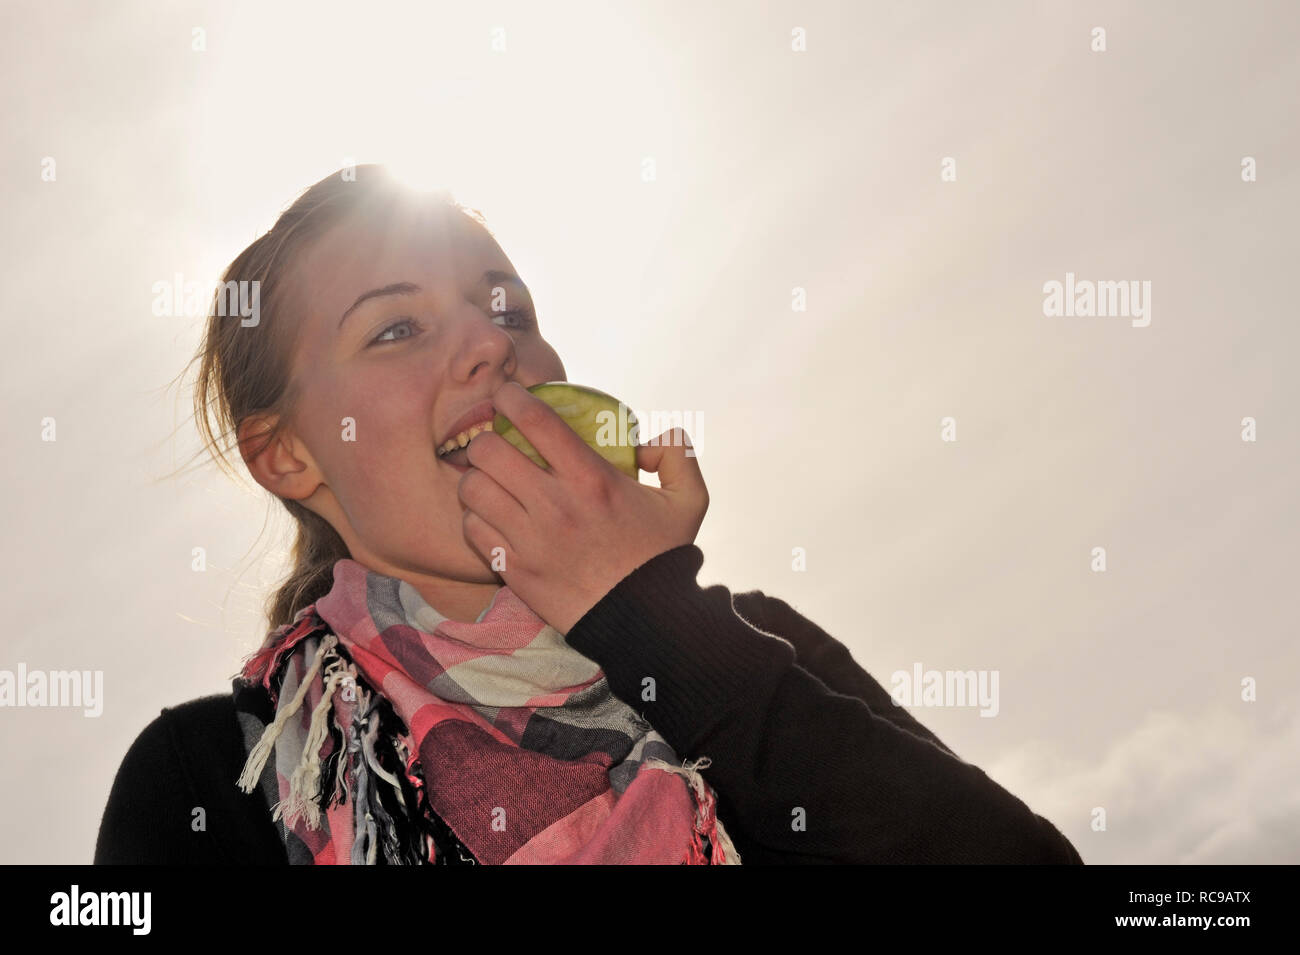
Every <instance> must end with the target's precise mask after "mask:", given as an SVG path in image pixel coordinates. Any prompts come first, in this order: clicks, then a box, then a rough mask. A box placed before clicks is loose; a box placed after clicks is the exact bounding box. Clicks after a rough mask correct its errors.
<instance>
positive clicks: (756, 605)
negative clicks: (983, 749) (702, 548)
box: [731, 590, 957, 756]
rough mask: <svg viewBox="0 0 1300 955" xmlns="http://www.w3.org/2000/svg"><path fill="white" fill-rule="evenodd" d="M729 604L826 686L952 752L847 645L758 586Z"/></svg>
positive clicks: (734, 598) (915, 734) (796, 663)
mask: <svg viewBox="0 0 1300 955" xmlns="http://www.w3.org/2000/svg"><path fill="white" fill-rule="evenodd" d="M731 603H732V606H733V607H734V608H735V610H736V612H737V613H738V614H739V615H740V616H741V617H743V618H744V619H745V620H746V621H748V622H749V623H750V624H751V625H753V627H754V628H755V629H757V630H761V631H763V632H764V633H766V634H771V635H772V636H777V637H781V638H782V639H784V640H786V641H787V642H788V643H790V645H791V646H793V647H794V651H795V665H796V666H799V667H801V668H802V669H804V670H807V671H808V672H809V673H811V674H812V675H813V676H815V677H817V679H819V680H821V682H822V683H824V684H825V685H826V687H827V689H830V690H834V691H835V692H836V693H843V694H844V695H845V696H852V697H855V698H856V699H859V700H861V701H862V702H863V703H865V704H867V706H868V707H869V708H870V709H871V711H872V712H873V713H875V714H876V715H877V716H880V717H883V718H884V719H887V720H889V721H891V722H892V723H894V725H896V726H898V727H899V728H900V729H904V730H907V732H909V733H911V734H912V735H914V736H919V737H921V738H922V739H926V740H929V741H930V742H932V743H934V744H935V745H936V746H938V747H939V748H940V749H943V750H945V751H947V752H949V753H952V750H951V749H949V748H948V747H947V746H945V745H944V744H943V742H942V741H940V739H939V737H937V736H935V735H934V733H932V732H930V730H928V729H927V728H926V727H924V726H922V725H921V723H920V722H919V721H918V720H917V719H916V717H914V716H913V715H912V714H911V713H909V712H908V711H907V709H905V708H904V707H901V706H897V705H895V703H894V701H893V698H892V697H891V696H890V695H889V692H888V691H887V690H886V689H885V688H884V687H883V686H881V685H880V684H879V683H877V682H876V680H875V678H874V677H872V676H871V674H870V673H868V672H867V671H866V670H864V669H862V667H860V666H858V663H857V661H856V660H854V659H853V655H852V654H851V653H850V652H849V648H848V647H846V646H845V645H844V644H842V643H840V642H839V641H838V640H836V639H835V638H834V637H832V636H831V635H830V634H829V633H827V632H826V631H825V630H823V629H822V628H821V627H819V626H817V624H815V623H813V622H812V621H811V620H808V619H807V618H805V617H803V616H801V615H800V614H799V613H798V612H797V611H796V610H795V609H794V608H793V607H791V606H790V605H789V604H788V603H786V602H785V601H784V600H781V599H779V598H777V597H769V596H768V595H767V594H765V593H763V592H762V591H760V590H751V591H749V592H747V593H743V594H736V595H735V596H734V597H733V598H732V601H731ZM953 755H954V756H955V755H957V754H956V753H953Z"/></svg>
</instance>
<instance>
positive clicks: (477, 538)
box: [461, 511, 515, 574]
mask: <svg viewBox="0 0 1300 955" xmlns="http://www.w3.org/2000/svg"><path fill="white" fill-rule="evenodd" d="M461 532H462V533H463V534H464V535H465V540H467V541H469V543H470V546H471V547H473V548H474V549H475V550H476V551H478V552H479V554H481V555H482V556H483V559H484V560H485V561H487V562H488V566H490V567H491V568H492V569H493V570H496V571H497V573H500V574H506V573H509V572H510V568H512V567H514V566H515V551H514V549H513V548H512V547H511V546H510V543H509V541H507V540H506V539H505V535H503V534H502V533H501V532H500V531H499V530H497V529H496V528H495V527H493V526H492V525H491V524H489V523H488V522H487V521H485V520H484V519H483V518H482V517H481V516H479V515H478V514H475V513H474V512H473V511H466V512H465V517H464V519H463V520H462V521H461ZM497 548H500V550H498V549H497ZM498 568H500V569H499V570H498Z"/></svg>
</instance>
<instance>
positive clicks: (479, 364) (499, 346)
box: [451, 306, 518, 382]
mask: <svg viewBox="0 0 1300 955" xmlns="http://www.w3.org/2000/svg"><path fill="white" fill-rule="evenodd" d="M456 335H457V336H458V337H457V346H456V348H457V350H456V353H455V358H454V359H453V360H452V368H451V372H452V376H453V377H454V378H455V379H456V380H458V381H466V382H468V381H470V380H471V379H472V378H474V377H475V376H476V375H483V374H485V373H487V374H490V373H492V372H493V371H494V370H497V371H500V373H501V375H502V377H503V378H509V377H510V376H511V375H513V374H514V373H515V368H516V367H517V365H518V356H517V355H516V354H515V340H514V338H512V337H511V335H510V333H509V332H508V331H506V330H505V329H504V328H502V327H501V326H500V325H496V324H494V323H493V322H492V319H491V318H490V317H489V316H488V315H487V314H486V313H484V312H483V311H482V310H481V309H479V308H477V307H474V306H467V307H466V308H465V311H464V318H463V319H462V321H461V322H460V323H459V324H458V327H457V330H456ZM485 368H486V371H485V370H484V369H485Z"/></svg>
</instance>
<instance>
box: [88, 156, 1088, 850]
mask: <svg viewBox="0 0 1300 955" xmlns="http://www.w3.org/2000/svg"><path fill="white" fill-rule="evenodd" d="M223 282H235V283H257V286H256V287H257V288H258V290H259V295H258V297H257V299H255V300H256V301H258V303H259V314H258V315H257V316H256V319H255V320H248V319H243V320H241V318H240V317H237V316H232V317H225V315H223V314H221V310H219V309H217V308H216V307H215V306H214V310H213V315H212V316H211V317H210V318H209V323H208V327H207V336H206V340H205V342H204V344H203V346H202V348H201V350H200V353H199V355H198V356H196V360H201V370H200V375H199V379H198V386H197V389H196V394H195V406H196V413H197V414H196V417H197V420H198V422H199V425H200V427H201V428H202V429H203V434H204V436H205V439H206V443H207V445H208V447H209V448H210V449H212V450H213V453H214V454H215V456H216V457H217V460H218V461H219V462H221V463H223V464H224V463H225V461H224V457H223V455H222V450H221V448H220V447H219V446H218V441H217V440H216V438H215V436H214V432H213V429H212V427H211V425H210V423H209V420H208V415H209V413H212V414H214V415H215V419H216V422H217V423H218V425H219V426H220V427H221V429H222V431H223V432H224V433H225V434H229V435H234V436H235V438H236V440H237V442H238V446H239V450H240V454H241V457H242V460H243V462H244V464H245V465H246V467H247V468H248V470H249V472H250V473H251V474H252V476H253V477H254V479H255V480H256V481H257V482H258V483H259V484H260V485H262V486H263V487H264V488H266V489H267V490H268V491H270V492H271V493H272V494H273V495H274V496H275V497H276V498H277V499H278V500H279V501H281V502H282V503H283V505H284V506H285V508H287V509H288V511H289V513H290V514H291V515H292V516H293V518H294V519H295V521H296V522H297V540H296V543H295V546H294V550H293V562H294V565H293V569H292V571H291V573H290V575H289V577H288V579H287V580H286V581H284V583H283V584H282V585H281V587H280V588H279V590H278V592H277V593H275V595H274V596H273V598H272V600H271V601H270V604H269V617H270V623H271V632H270V634H269V635H268V637H267V640H266V642H265V643H264V645H263V647H262V649H261V650H260V651H259V652H258V653H257V654H255V655H253V657H251V658H250V659H249V661H248V663H247V665H246V666H245V667H244V669H243V670H242V671H241V673H240V674H239V676H238V677H236V678H235V680H234V684H233V688H234V692H233V693H232V694H230V695H218V696H211V697H204V698H202V699H198V700H192V701H190V702H188V703H184V704H182V705H179V706H176V707H172V708H167V709H164V710H163V711H162V714H161V715H160V716H159V717H158V718H157V719H155V720H154V721H153V722H152V723H151V724H150V725H149V726H148V727H146V729H145V730H144V731H143V732H142V733H141V735H140V736H139V738H138V739H137V740H136V741H135V743H134V744H133V745H132V747H131V749H130V751H129V752H128V753H127V755H126V758H125V760H124V762H123V764H122V766H121V768H120V770H119V771H118V774H117V778H116V780H115V782H114V785H113V788H112V792H111V794H110V797H109V801H108V806H107V808H106V810H105V813H104V817H103V822H102V824H101V828H100V833H99V840H98V845H97V847H96V852H95V860H96V862H101V863H114V862H157V863H167V862H230V863H266V862H279V863H285V862H288V863H302V864H347V863H351V864H475V863H479V864H492V863H516V864H517V863H556V862H590V863H609V862H632V863H698V864H719V863H727V864H735V863H740V862H743V863H764V862H768V863H790V862H1019V863H1079V862H1081V860H1080V858H1079V855H1078V853H1077V852H1076V851H1075V850H1074V848H1073V847H1072V846H1071V845H1070V843H1069V842H1068V841H1067V840H1066V839H1065V838H1064V837H1063V836H1062V835H1061V833H1060V832H1059V831H1058V830H1057V829H1056V828H1055V827H1053V826H1052V824H1051V823H1049V822H1048V821H1047V820H1045V819H1043V818H1042V817H1040V816H1037V815H1035V814H1034V813H1033V812H1031V811H1030V809H1029V808H1028V807H1027V806H1026V805H1025V804H1024V803H1023V802H1021V801H1020V800H1019V799H1017V798H1015V797H1014V796H1013V795H1011V794H1010V793H1008V792H1007V791H1006V790H1004V789H1003V788H1001V787H1000V786H998V785H997V784H996V783H994V782H993V781H992V780H990V779H989V778H988V777H987V776H986V775H985V774H984V773H983V772H982V771H981V770H980V769H978V768H977V767H975V766H973V765H971V764H969V763H966V762H964V761H963V760H962V759H960V758H959V757H958V756H957V755H956V754H954V753H953V752H952V751H951V750H949V749H948V747H946V746H945V745H944V744H943V743H942V742H941V741H940V740H939V739H938V738H936V737H935V736H934V734H933V733H931V732H930V731H929V730H927V729H926V728H925V727H923V726H922V725H921V724H920V723H919V722H917V721H916V720H915V719H914V718H913V717H912V716H911V715H910V714H909V713H908V712H907V711H906V710H905V709H903V708H901V707H898V706H895V705H894V704H893V702H892V700H891V699H890V696H889V694H888V693H887V692H886V691H885V690H884V688H883V687H881V685H880V684H879V683H877V682H876V681H875V680H874V679H873V678H872V677H871V676H870V675H869V674H867V673H866V672H865V671H864V670H862V669H861V668H860V667H859V666H858V665H857V664H856V663H855V662H854V660H853V659H852V657H851V656H850V654H849V652H848V650H847V648H846V647H845V646H844V645H843V644H841V643H839V642H838V641H836V640H835V639H833V638H832V637H831V636H830V635H828V634H827V633H825V632H824V631H822V630H821V629H820V628H819V627H817V626H816V625H815V624H813V623H811V622H810V621H808V620H806V619H805V618H804V617H802V616H800V615H799V614H798V613H796V612H795V611H794V610H793V609H792V608H791V607H790V606H788V605H787V604H785V603H784V602H782V601H780V600H778V599H775V598H773V597H769V596H766V595H765V594H763V593H761V592H758V591H753V592H749V593H744V594H737V595H734V596H733V595H732V594H731V593H730V592H729V591H728V590H727V588H725V587H722V586H711V587H707V588H701V587H700V586H699V585H698V584H697V583H696V576H697V574H698V572H699V569H700V567H701V565H702V563H703V554H702V553H701V551H700V550H699V548H698V547H697V546H696V545H695V544H694V540H695V536H696V533H697V531H698V530H699V527H700V525H701V523H702V521H703V518H704V514H705V511H706V509H707V507H708V501H709V495H708V491H707V489H706V486H705V483H704V479H703V477H702V475H701V471H700V468H699V465H698V462H697V460H696V459H695V457H694V456H693V454H688V453H687V450H688V447H689V437H688V436H686V435H684V434H682V433H681V432H679V431H674V432H671V433H668V434H665V435H661V436H655V438H653V439H652V440H651V441H648V442H646V443H645V444H643V445H641V446H640V447H638V449H637V463H638V465H639V467H640V468H641V469H643V470H647V471H654V472H657V474H658V477H659V482H660V487H658V488H656V487H652V486H650V485H647V484H640V483H638V482H636V481H634V480H631V479H630V478H629V477H628V476H627V475H626V474H624V473H622V472H620V471H618V470H617V469H616V468H615V467H614V466H613V465H611V464H609V463H608V462H606V461H605V460H604V459H603V458H601V457H600V455H598V454H597V453H596V452H595V451H594V450H593V449H591V448H590V447H588V446H587V445H586V444H585V443H584V442H583V441H582V440H581V439H580V438H579V437H578V436H577V434H576V433H575V432H574V431H572V430H571V429H570V428H569V427H568V426H567V425H566V424H565V423H564V422H563V420H562V419H561V418H560V417H559V416H558V415H557V414H556V413H555V412H554V411H552V410H551V409H550V408H549V407H548V406H547V405H546V404H544V403H543V402H542V401H541V400H539V399H538V398H536V397H535V396H533V395H532V394H530V393H529V392H527V391H526V390H525V389H526V388H527V387H529V386H531V385H533V384H536V383H539V382H544V381H556V380H563V379H565V371H564V366H563V364H562V363H561V361H560V358H559V356H558V355H557V354H556V353H555V350H554V349H553V348H552V347H551V346H550V345H549V344H548V343H547V342H546V340H545V338H543V337H542V332H541V329H540V327H539V325H538V320H537V314H536V310H535V308H534V305H533V302H532V300H531V298H530V296H529V292H528V288H527V286H526V285H525V284H524V283H523V281H522V280H521V279H520V278H519V276H518V275H517V273H516V270H515V269H514V267H513V266H512V265H511V263H510V260H509V259H508V258H507V257H506V255H505V253H504V252H503V251H502V250H501V248H500V247H499V246H498V245H497V243H496V242H495V240H494V239H493V237H492V235H491V233H490V232H489V231H488V230H487V228H486V227H485V226H484V224H483V222H482V219H481V217H480V216H478V215H477V214H476V213H474V212H473V211H472V210H468V209H465V208H464V207H462V206H460V205H459V204H457V203H455V202H454V201H453V200H451V199H450V197H448V196H446V195H437V196H432V197H430V196H428V195H424V194H416V193H411V192H409V191H406V190H404V189H402V188H401V187H400V186H398V185H396V184H395V183H394V182H393V181H392V180H391V179H390V178H389V177H388V176H387V175H386V174H385V172H384V170H383V169H382V167H375V166H363V167H359V168H358V169H356V171H355V176H354V177H353V176H345V175H343V174H335V175H332V176H330V177H329V178H327V179H324V180H322V181H321V182H319V183H317V184H316V185H314V186H312V187H311V188H310V189H308V190H307V191H306V192H305V193H304V194H303V195H302V196H301V197H300V198H299V199H298V200H297V201H296V202H295V203H294V204H293V206H292V207H290V208H289V209H288V210H287V211H286V212H285V213H284V214H283V215H282V216H281V217H280V219H279V220H278V221H277V223H276V224H275V226H274V228H272V230H271V231H270V232H269V233H268V234H266V235H264V236H262V237H261V238H259V239H258V240H257V241H255V242H254V243H253V244H252V245H251V246H249V247H248V248H247V249H245V250H244V252H242V253H241V254H240V255H239V256H238V257H237V258H236V259H235V261H234V262H233V263H232V264H231V265H230V267H229V268H228V269H227V270H226V274H225V275H224V277H223ZM496 412H500V413H502V414H504V415H505V416H506V417H507V418H508V419H510V420H511V421H512V422H513V423H514V424H515V425H516V426H517V427H518V428H519V429H520V430H521V431H522V432H523V433H524V434H525V435H526V436H527V437H528V438H529V440H530V441H531V442H532V443H533V444H534V445H535V446H536V447H537V449H538V450H539V451H540V452H541V454H542V455H543V457H544V458H545V459H546V460H547V462H548V464H549V465H550V467H549V468H547V469H543V468H541V467H538V466H537V465H535V464H534V463H533V462H532V461H531V460H529V459H528V458H527V457H525V456H524V455H523V454H522V453H521V452H519V451H518V450H517V449H515V448H514V447H513V446H511V445H510V444H509V443H508V442H507V441H506V440H505V439H504V438H502V437H501V436H500V435H497V434H495V433H493V431H492V430H491V429H490V428H487V429H484V428H483V427H482V425H483V424H484V423H485V422H486V423H490V421H491V420H492V418H493V415H494V414H495V413H496ZM453 448H454V449H455V450H454V451H452V450H450V449H453Z"/></svg>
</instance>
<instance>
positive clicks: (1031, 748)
mask: <svg viewBox="0 0 1300 955" xmlns="http://www.w3.org/2000/svg"><path fill="white" fill-rule="evenodd" d="M1297 754H1300V707H1297V706H1296V704H1295V703H1293V702H1288V703H1286V704H1284V705H1282V706H1280V707H1276V708H1274V709H1273V710H1272V711H1269V710H1265V709H1264V704H1261V703H1238V704H1235V705H1226V706H1220V707H1217V708H1215V709H1212V710H1206V711H1204V712H1202V713H1200V714H1198V715H1194V716H1188V715H1186V714H1178V713H1172V712H1169V711H1167V710H1159V711H1154V712H1152V713H1150V714H1148V715H1147V717H1146V719H1145V720H1144V721H1143V722H1142V723H1141V724H1139V725H1138V726H1136V727H1134V728H1133V729H1132V731H1131V732H1128V733H1127V734H1125V735H1123V736H1121V737H1119V738H1117V739H1116V740H1114V742H1113V743H1112V744H1111V745H1110V747H1109V749H1108V750H1107V751H1106V752H1105V753H1104V754H1103V756H1102V757H1101V758H1100V759H1099V760H1096V761H1093V762H1089V761H1087V760H1084V759H1080V758H1077V757H1072V756H1070V755H1068V754H1063V753H1061V752H1060V747H1059V746H1057V745H1053V744H1049V743H1047V742H1044V741H1041V740H1036V741H1034V742H1032V743H1029V744H1027V745H1025V746H1022V747H1020V748H1019V749H1018V750H1016V751H1015V752H1013V753H1011V754H1010V755H1008V756H1006V757H1003V758H1001V759H999V760H996V761H991V762H990V763H989V765H988V766H986V767H985V771H986V772H987V773H988V774H989V775H990V776H991V777H992V778H994V779H996V780H997V781H998V782H999V783H1000V784H1001V785H1003V786H1005V787H1006V788H1007V789H1009V790H1011V791H1012V792H1014V793H1016V794H1017V795H1019V796H1020V797H1021V798H1022V799H1024V800H1025V801H1026V802H1027V803H1028V804H1029V806H1030V808H1032V809H1033V810H1034V811H1035V812H1037V813H1039V814H1040V815H1043V816H1046V817H1047V818H1049V819H1051V820H1052V822H1053V823H1055V824H1056V825H1057V827H1058V828H1060V829H1061V831H1062V832H1064V833H1065V835H1066V836H1067V837H1068V838H1069V839H1070V841H1071V842H1073V843H1074V845H1075V847H1076V848H1077V849H1078V850H1079V853H1080V855H1082V856H1083V859H1084V861H1085V862H1088V863H1101V864H1168V863H1173V864H1231V863H1244V864H1283V863H1290V864H1294V863H1297V862H1300V757H1298V756H1297ZM1094 806H1101V807H1103V808H1105V810H1106V831H1105V832H1094V831H1092V829H1091V827H1090V820H1091V815H1092V809H1093V807H1094Z"/></svg>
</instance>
